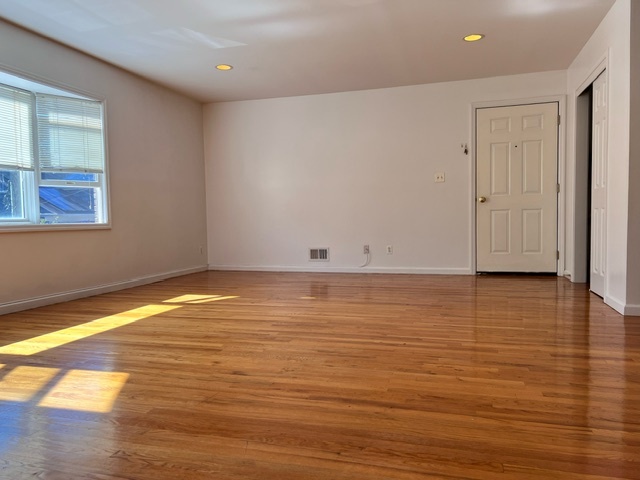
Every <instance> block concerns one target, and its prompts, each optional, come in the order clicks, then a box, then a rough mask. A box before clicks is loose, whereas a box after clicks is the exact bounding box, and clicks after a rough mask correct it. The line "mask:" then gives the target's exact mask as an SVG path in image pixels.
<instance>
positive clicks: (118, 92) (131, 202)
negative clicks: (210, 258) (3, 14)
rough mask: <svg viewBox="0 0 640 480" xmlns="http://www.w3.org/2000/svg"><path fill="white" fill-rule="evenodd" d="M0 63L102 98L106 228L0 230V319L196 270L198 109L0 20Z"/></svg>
mask: <svg viewBox="0 0 640 480" xmlns="http://www.w3.org/2000/svg"><path fill="white" fill-rule="evenodd" d="M0 64H1V65H0V68H2V66H4V67H9V68H11V69H13V70H14V71H15V70H17V71H21V72H25V73H28V74H30V75H34V76H36V77H38V78H40V79H42V80H45V81H50V82H54V83H56V84H62V85H66V86H68V87H69V88H72V89H79V90H81V91H82V92H86V93H88V94H91V95H93V96H96V97H99V98H105V99H106V105H107V129H108V149H109V170H110V190H111V219H112V225H113V228H112V229H110V230H96V231H55V232H29V233H0V257H1V259H2V260H1V265H0V269H1V270H0V313H2V312H7V311H12V310H17V309H20V308H26V307H28V306H33V305H36V304H39V303H47V302H51V301H55V300H56V299H64V298H68V296H67V297H65V295H64V294H65V293H68V292H72V291H76V290H81V291H83V292H85V293H88V292H91V291H93V290H92V289H94V288H96V287H100V286H104V285H111V287H112V288H117V286H118V285H122V284H126V282H130V281H132V280H136V279H141V281H145V280H151V279H154V278H159V277H162V276H164V275H171V274H175V273H178V272H184V271H189V270H191V269H197V268H202V267H204V266H205V265H206V263H207V262H206V255H205V254H201V253H200V249H199V247H200V245H202V246H206V227H205V223H206V216H205V186H204V179H203V175H204V163H203V139H202V106H201V105H200V104H199V103H197V102H195V101H193V100H190V99H188V98H186V97H183V96H181V95H179V94H176V93H172V92H171V91H169V90H167V89H164V88H162V87H159V86H157V85H154V84H152V83H150V82H147V81H145V80H143V79H141V78H139V77H136V76H133V75H131V74H128V73H125V72H124V71H122V70H120V69H117V68H114V67H111V66H109V65H106V64H104V63H102V62H100V61H97V60H95V59H92V58H90V57H87V56H86V55H83V54H81V53H78V52H76V51H73V50H70V49H67V48H65V47H62V46H60V45H59V44H56V43H53V42H50V41H48V40H45V39H43V38H40V37H38V36H35V35H33V34H31V33H28V32H26V31H24V30H21V29H19V28H16V27H14V26H11V25H8V24H6V23H2V22H0ZM58 294H63V295H61V296H57V295H58ZM78 295H80V294H78ZM47 296H53V297H52V298H46V299H42V298H41V297H47ZM38 299H40V300H42V301H39V300H38Z"/></svg>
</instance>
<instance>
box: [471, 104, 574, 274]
mask: <svg viewBox="0 0 640 480" xmlns="http://www.w3.org/2000/svg"><path fill="white" fill-rule="evenodd" d="M536 103H557V104H558V114H559V115H560V118H561V122H560V127H559V128H558V166H557V168H558V183H559V184H560V194H559V195H558V218H557V222H558V227H557V228H558V238H557V249H558V252H560V258H559V259H558V262H557V268H556V273H557V274H558V275H559V276H562V275H564V274H565V267H564V266H565V249H564V242H565V231H564V225H565V223H566V198H565V191H566V188H565V185H566V168H565V158H566V125H567V96H566V95H549V96H544V97H534V98H517V99H510V100H494V101H488V102H473V103H472V104H471V132H470V134H471V135H470V136H471V148H470V150H471V152H470V153H471V155H470V157H471V175H470V185H469V191H470V192H471V198H470V201H471V207H470V209H469V210H470V218H469V223H470V225H471V231H470V232H469V234H470V242H469V244H470V245H471V251H470V252H469V258H470V259H471V266H470V267H471V268H470V270H471V274H472V275H476V274H477V273H478V264H477V256H476V253H477V248H478V234H477V228H478V220H477V213H476V212H477V210H476V198H477V196H478V192H477V191H476V175H477V163H478V158H477V133H478V132H477V125H476V123H477V122H476V113H477V110H479V109H482V108H496V107H519V106H522V105H535V104H536Z"/></svg>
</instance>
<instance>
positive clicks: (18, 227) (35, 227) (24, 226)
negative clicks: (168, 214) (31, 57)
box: [0, 62, 112, 235]
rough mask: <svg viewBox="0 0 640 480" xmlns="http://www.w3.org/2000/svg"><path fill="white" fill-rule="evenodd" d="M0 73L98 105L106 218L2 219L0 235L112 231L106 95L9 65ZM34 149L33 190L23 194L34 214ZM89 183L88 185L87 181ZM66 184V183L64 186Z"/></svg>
mask: <svg viewBox="0 0 640 480" xmlns="http://www.w3.org/2000/svg"><path fill="white" fill-rule="evenodd" d="M0 73H5V74H7V75H10V76H13V77H18V79H22V80H24V81H25V82H30V83H35V84H39V85H42V86H44V87H48V88H49V89H54V90H58V91H59V92H65V93H68V94H71V95H69V96H70V97H72V98H73V97H81V98H85V99H88V100H93V101H96V102H100V103H101V104H102V132H103V133H102V134H103V139H104V141H103V148H104V172H103V173H102V176H103V183H102V185H101V187H102V194H101V197H102V198H101V203H102V205H103V211H102V216H103V217H105V222H104V223H62V224H61V223H47V224H41V223H33V220H32V219H30V218H27V219H25V220H23V219H19V220H18V219H16V220H3V221H0V235H1V234H3V233H25V232H52V231H82V230H84V231H88V230H110V229H111V228H112V210H111V188H110V186H111V182H110V173H109V172H110V169H109V141H108V139H109V132H108V121H107V119H108V112H107V110H108V105H107V103H108V102H107V99H106V96H105V95H101V94H97V93H95V92H89V91H85V90H83V89H81V88H78V87H76V86H71V85H68V84H66V83H64V82H59V81H55V80H51V79H50V78H46V77H41V76H39V75H34V74H31V73H27V72H24V71H22V70H19V69H16V68H13V67H11V66H9V65H6V64H4V63H2V62H0ZM14 88H18V89H22V90H26V91H29V92H30V93H31V94H32V96H34V97H35V95H36V93H37V92H35V91H34V90H29V89H26V88H25V87H24V86H15V87H14ZM47 93H50V94H54V95H59V93H52V92H47ZM35 110H36V109H35V103H34V108H33V112H32V115H33V117H34V118H33V120H32V121H33V122H34V123H33V128H34V129H35V130H36V135H37V123H36V118H35V116H36V112H35ZM34 141H37V139H35V138H34ZM37 155H38V153H37V149H36V152H34V162H35V165H34V170H33V171H32V172H33V173H32V174H33V175H34V176H35V178H34V182H33V186H32V187H29V188H30V189H33V190H34V191H33V192H30V193H31V194H30V195H26V197H27V198H26V201H27V203H28V204H29V206H28V208H29V209H30V210H33V211H35V209H34V206H33V202H34V201H35V195H36V194H37V193H36V192H35V190H36V189H37V188H38V187H39V186H40V185H42V179H41V178H40V172H41V170H40V163H39V159H38V158H37ZM49 182H52V181H51V180H47V181H46V183H45V186H46V185H52V184H51V183H49ZM87 183H89V182H87ZM65 185H68V184H65ZM27 217H28V216H27Z"/></svg>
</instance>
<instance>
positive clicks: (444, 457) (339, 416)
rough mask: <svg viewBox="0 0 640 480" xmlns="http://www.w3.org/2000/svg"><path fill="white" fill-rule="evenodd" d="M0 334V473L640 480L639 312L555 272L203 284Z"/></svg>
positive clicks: (173, 285)
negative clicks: (631, 313) (620, 308)
mask: <svg viewBox="0 0 640 480" xmlns="http://www.w3.org/2000/svg"><path fill="white" fill-rule="evenodd" d="M136 315H137V316H136ZM0 325H1V327H2V328H1V329H0V478H3V479H4V478H6V479H9V480H22V479H27V478H45V479H54V480H57V479H71V478H73V479H127V480H147V479H154V480H156V479H168V480H172V479H186V480H190V479H198V480H200V479H226V480H240V479H261V480H265V479H278V480H281V479H283V480H288V479H292V480H293V479H337V480H343V479H344V480H346V479H368V480H370V479H373V480H382V479H384V480H392V479H393V480H406V479H474V480H485V479H505V480H512V479H525V480H528V479H531V480H540V479H563V480H569V479H571V480H574V479H590V480H602V479H632V480H633V479H640V320H638V319H637V318H631V317H624V316H621V315H619V314H617V313H616V312H614V311H613V310H611V309H610V308H609V307H607V306H605V305H604V304H603V303H602V301H601V300H600V299H599V298H597V297H595V296H594V295H592V294H590V293H589V292H588V291H587V289H586V288H585V287H584V286H583V285H574V284H571V283H570V282H568V281H567V280H565V279H561V278H555V277H544V276H542V277H540V276H499V275H496V276H493V275H491V276H478V277H470V276H469V277H465V276H456V277H451V276H414V275H371V274H370V275H358V274H349V275H347V274H306V273H300V274H297V273H264V272H263V273H255V272H204V273H198V274H194V275H188V276H184V277H179V278H174V279H170V280H167V281H164V282H159V283H156V284H153V285H147V286H143V287H138V288H134V289H129V290H124V291H120V292H114V293H110V294H107V295H102V296H98V297H92V298H86V299H81V300H76V301H73V302H68V303H64V304H58V305H52V306H49V307H43V308H39V309H35V310H30V311H25V312H19V313H15V314H11V315H6V316H3V317H0ZM98 330H99V331H98ZM3 347H6V348H5V349H4V350H3ZM34 379H35V380H34ZM36 380H37V381H36ZM74 382H75V383H74ZM94 397H95V398H94Z"/></svg>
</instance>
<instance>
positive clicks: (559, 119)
mask: <svg viewBox="0 0 640 480" xmlns="http://www.w3.org/2000/svg"><path fill="white" fill-rule="evenodd" d="M561 123H562V115H558V126H560V124H561Z"/></svg>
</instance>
